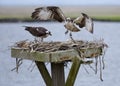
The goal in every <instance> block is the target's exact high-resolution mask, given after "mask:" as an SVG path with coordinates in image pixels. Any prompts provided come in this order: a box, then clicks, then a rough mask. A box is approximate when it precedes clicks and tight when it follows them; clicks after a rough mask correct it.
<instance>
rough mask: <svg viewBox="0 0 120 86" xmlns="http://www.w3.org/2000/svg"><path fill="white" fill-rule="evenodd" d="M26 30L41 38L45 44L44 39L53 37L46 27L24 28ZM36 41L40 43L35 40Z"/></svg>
mask: <svg viewBox="0 0 120 86" xmlns="http://www.w3.org/2000/svg"><path fill="white" fill-rule="evenodd" d="M24 27H25V30H27V31H29V32H30V33H31V34H32V35H33V36H35V37H39V38H41V42H43V38H46V37H48V36H49V35H50V36H51V35H52V34H51V32H50V31H48V30H47V29H45V28H44V27H30V26H24ZM35 41H40V40H37V39H36V38H35Z"/></svg>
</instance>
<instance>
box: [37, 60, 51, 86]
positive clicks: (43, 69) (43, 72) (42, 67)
mask: <svg viewBox="0 0 120 86" xmlns="http://www.w3.org/2000/svg"><path fill="white" fill-rule="evenodd" d="M35 63H36V65H37V67H38V69H39V71H40V73H41V75H42V77H43V79H44V81H45V83H46V86H53V85H52V79H51V76H50V74H49V72H48V70H47V68H46V66H45V64H44V62H39V61H35Z"/></svg>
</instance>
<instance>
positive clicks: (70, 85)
mask: <svg viewBox="0 0 120 86" xmlns="http://www.w3.org/2000/svg"><path fill="white" fill-rule="evenodd" d="M80 65H81V61H80V60H79V59H78V58H74V59H73V64H72V67H71V69H70V72H69V74H68V78H67V80H66V84H65V86H74V83H75V80H76V76H77V74H78V71H79V68H80Z"/></svg>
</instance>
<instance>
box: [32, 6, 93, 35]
mask: <svg viewBox="0 0 120 86" xmlns="http://www.w3.org/2000/svg"><path fill="white" fill-rule="evenodd" d="M31 17H32V18H33V19H38V20H56V21H58V22H65V25H64V27H65V28H66V29H67V31H66V32H65V34H67V33H68V31H70V37H72V34H71V32H78V31H80V29H81V28H83V27H85V28H86V29H87V30H88V31H89V32H90V33H93V21H92V19H91V18H90V17H89V16H88V15H87V14H85V13H81V15H80V16H79V17H77V18H76V19H74V20H72V19H70V18H66V17H65V16H64V14H63V12H62V11H61V9H60V8H59V7H56V6H47V7H39V8H36V9H35V11H34V12H33V13H32V16H31Z"/></svg>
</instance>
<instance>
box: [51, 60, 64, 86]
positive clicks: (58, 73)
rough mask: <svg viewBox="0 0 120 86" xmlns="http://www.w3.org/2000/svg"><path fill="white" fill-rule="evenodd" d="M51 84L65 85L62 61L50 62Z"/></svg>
mask: <svg viewBox="0 0 120 86" xmlns="http://www.w3.org/2000/svg"><path fill="white" fill-rule="evenodd" d="M51 72H52V81H53V86H65V75H64V63H63V62H62V63H51Z"/></svg>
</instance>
